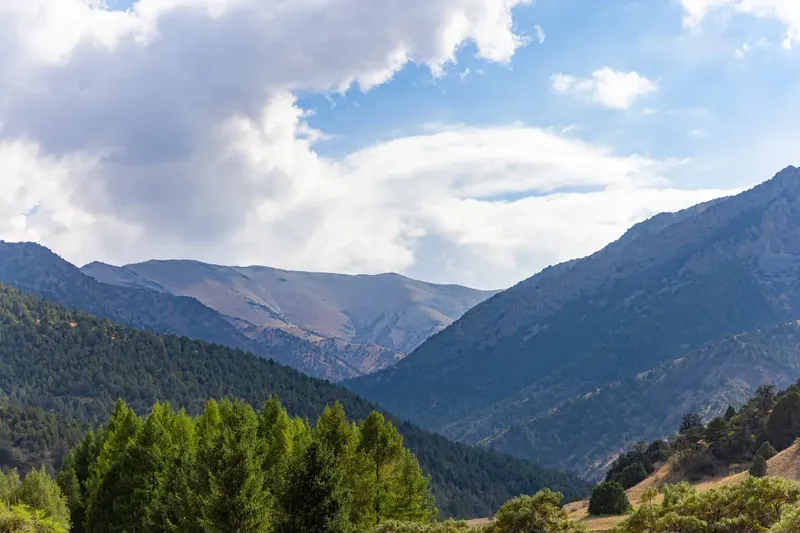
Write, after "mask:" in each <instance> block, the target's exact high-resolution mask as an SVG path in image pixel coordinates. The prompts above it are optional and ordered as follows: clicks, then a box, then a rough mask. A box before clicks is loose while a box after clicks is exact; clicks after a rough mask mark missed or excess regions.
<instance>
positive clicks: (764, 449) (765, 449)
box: [756, 441, 778, 459]
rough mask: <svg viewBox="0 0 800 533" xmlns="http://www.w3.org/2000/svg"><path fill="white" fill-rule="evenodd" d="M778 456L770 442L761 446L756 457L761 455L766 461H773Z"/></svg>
mask: <svg viewBox="0 0 800 533" xmlns="http://www.w3.org/2000/svg"><path fill="white" fill-rule="evenodd" d="M777 454H778V452H777V450H775V448H773V447H772V444H770V442H769V441H764V442H763V443H762V444H761V446H759V447H758V451H757V452H756V455H760V456H761V457H763V458H764V459H772V458H773V457H775V456H776V455H777Z"/></svg>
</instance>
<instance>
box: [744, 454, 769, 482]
mask: <svg viewBox="0 0 800 533" xmlns="http://www.w3.org/2000/svg"><path fill="white" fill-rule="evenodd" d="M748 472H750V475H751V476H753V477H764V476H766V475H767V460H766V459H764V458H763V457H761V456H760V455H756V456H755V457H754V458H753V464H751V465H750V470H748Z"/></svg>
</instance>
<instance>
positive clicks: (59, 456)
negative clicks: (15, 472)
mask: <svg viewBox="0 0 800 533" xmlns="http://www.w3.org/2000/svg"><path fill="white" fill-rule="evenodd" d="M86 429H87V425H86V424H83V423H79V422H77V421H75V420H72V419H70V418H67V417H61V416H56V415H54V414H53V413H50V412H46V411H44V410H42V409H39V408H37V407H28V406H24V405H22V404H20V403H19V402H18V401H15V400H14V399H12V398H8V397H5V398H4V397H0V468H3V469H6V470H9V469H12V468H17V469H19V470H20V471H21V472H23V473H27V472H28V471H30V470H32V469H34V468H38V467H39V466H40V465H43V464H46V465H47V467H48V469H49V470H50V471H52V472H54V471H55V470H56V469H58V468H59V467H60V466H61V462H62V460H63V459H64V455H65V454H66V453H67V451H68V450H69V448H70V446H72V445H73V444H74V443H75V442H76V441H77V440H79V439H80V438H81V436H82V435H83V434H84V433H85V432H86Z"/></svg>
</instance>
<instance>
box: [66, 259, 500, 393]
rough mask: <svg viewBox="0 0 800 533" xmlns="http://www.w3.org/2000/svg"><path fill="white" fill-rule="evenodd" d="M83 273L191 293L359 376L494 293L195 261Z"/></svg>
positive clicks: (243, 325) (255, 333)
mask: <svg viewBox="0 0 800 533" xmlns="http://www.w3.org/2000/svg"><path fill="white" fill-rule="evenodd" d="M82 271H83V273H85V274H87V275H89V276H92V277H94V278H95V279H97V280H98V281H101V282H103V283H108V284H113V285H119V286H123V287H133V288H143V289H148V290H156V291H160V292H163V293H167V294H172V295H176V296H191V297H193V298H196V299H197V300H199V301H200V302H202V303H204V304H205V305H207V306H208V307H210V308H212V309H215V310H217V311H219V312H220V313H221V314H222V315H224V316H225V317H227V318H228V319H229V320H230V321H231V322H232V323H233V324H234V325H236V327H237V328H238V329H239V330H240V331H241V332H243V333H244V334H245V335H247V336H248V337H250V338H252V339H255V340H259V341H264V340H266V341H268V342H275V339H274V337H275V336H276V335H277V333H276V330H278V331H283V332H285V333H289V334H291V335H294V336H296V337H299V338H301V339H303V340H307V341H309V342H311V343H314V344H315V345H316V346H318V347H320V349H321V350H323V351H324V352H327V353H331V354H333V355H334V356H335V357H337V358H338V359H340V360H342V361H343V362H344V364H345V365H347V366H348V367H349V368H350V369H351V371H350V372H347V371H344V370H342V371H340V374H342V375H336V376H326V377H349V376H352V375H361V374H366V373H370V372H374V371H375V370H379V369H382V368H386V367H388V366H391V365H393V364H395V363H396V362H397V361H398V360H399V359H400V358H401V357H402V356H403V355H404V354H405V353H408V352H410V351H412V350H414V349H415V348H416V347H417V346H419V345H420V344H421V343H422V342H423V341H425V339H427V338H428V337H430V336H431V335H433V334H434V333H437V332H438V331H441V330H442V329H444V328H445V327H446V326H448V325H450V324H451V323H452V322H453V321H454V320H456V319H458V318H459V317H461V315H463V314H464V312H466V311H467V310H468V309H470V308H471V307H473V306H475V305H476V304H478V303H480V302H482V301H483V300H485V299H486V298H488V297H490V296H492V295H493V294H495V292H487V291H478V290H474V289H469V288H466V287H461V286H457V285H434V284H430V283H424V282H421V281H416V280H412V279H409V278H406V277H403V276H400V275H397V274H380V275H376V276H365V275H362V276H348V275H342V274H323V273H311V272H292V271H286V270H278V269H274V268H268V267H261V266H251V267H227V266H218V265H209V264H205V263H200V262H197V261H148V262H145V263H139V264H133V265H126V266H124V267H114V266H111V265H107V264H103V263H91V264H89V265H86V266H85V267H83V269H82Z"/></svg>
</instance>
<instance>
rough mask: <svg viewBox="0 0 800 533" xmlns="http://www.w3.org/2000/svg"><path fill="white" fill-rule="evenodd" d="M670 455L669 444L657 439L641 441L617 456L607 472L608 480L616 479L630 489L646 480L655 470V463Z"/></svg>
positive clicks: (624, 487) (623, 486)
mask: <svg viewBox="0 0 800 533" xmlns="http://www.w3.org/2000/svg"><path fill="white" fill-rule="evenodd" d="M668 456H669V445H668V444H667V443H666V442H665V441H663V440H660V439H659V440H655V441H653V442H652V443H650V444H649V445H648V444H647V443H645V442H640V443H637V444H636V445H634V447H633V449H631V450H630V451H629V452H627V453H624V454H622V455H620V456H619V457H617V458H616V459H615V460H614V462H613V463H612V464H611V467H610V468H609V469H608V472H607V473H606V479H605V480H606V481H616V482H618V483H619V484H620V485H622V488H623V489H629V488H631V487H633V486H634V485H636V484H638V483H639V482H641V481H642V480H644V479H645V478H646V477H647V476H649V475H650V474H652V473H653V471H654V470H655V464H656V463H658V462H661V461H664V460H665V459H666V458H667V457H668Z"/></svg>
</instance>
